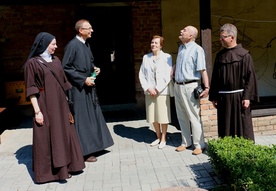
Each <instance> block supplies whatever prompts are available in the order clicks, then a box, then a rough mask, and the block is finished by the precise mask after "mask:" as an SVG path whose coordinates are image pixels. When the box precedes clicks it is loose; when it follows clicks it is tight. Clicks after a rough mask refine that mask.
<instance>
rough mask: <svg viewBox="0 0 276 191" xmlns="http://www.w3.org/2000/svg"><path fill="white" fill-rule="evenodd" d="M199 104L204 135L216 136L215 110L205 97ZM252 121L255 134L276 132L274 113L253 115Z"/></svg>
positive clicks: (275, 116)
mask: <svg viewBox="0 0 276 191" xmlns="http://www.w3.org/2000/svg"><path fill="white" fill-rule="evenodd" d="M200 105H201V106H200V108H201V118H202V123H203V130H204V135H205V137H206V138H213V137H217V136H218V134H217V110H216V109H215V108H214V107H213V104H212V103H211V102H210V101H208V100H207V99H202V100H201V101H200ZM252 121H253V127H254V133H255V135H262V134H276V115H272V116H264V117H253V118H252Z"/></svg>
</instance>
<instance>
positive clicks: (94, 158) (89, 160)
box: [85, 156, 97, 162]
mask: <svg viewBox="0 0 276 191" xmlns="http://www.w3.org/2000/svg"><path fill="white" fill-rule="evenodd" d="M96 161H97V158H96V157H94V156H91V157H89V158H87V159H86V160H85V162H96Z"/></svg>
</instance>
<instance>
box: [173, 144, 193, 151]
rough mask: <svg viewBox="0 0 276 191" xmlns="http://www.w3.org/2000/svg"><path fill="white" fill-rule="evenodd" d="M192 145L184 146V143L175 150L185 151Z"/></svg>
mask: <svg viewBox="0 0 276 191" xmlns="http://www.w3.org/2000/svg"><path fill="white" fill-rule="evenodd" d="M190 147H191V146H188V147H185V146H183V145H180V146H179V147H177V148H176V149H175V151H177V152H181V151H185V150H186V149H188V148H190Z"/></svg>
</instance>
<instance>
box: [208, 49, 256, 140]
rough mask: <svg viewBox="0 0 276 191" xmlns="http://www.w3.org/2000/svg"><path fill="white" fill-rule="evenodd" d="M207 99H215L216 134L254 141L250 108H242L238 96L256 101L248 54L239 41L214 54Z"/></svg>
mask: <svg viewBox="0 0 276 191" xmlns="http://www.w3.org/2000/svg"><path fill="white" fill-rule="evenodd" d="M240 90H243V91H240ZM219 91H224V92H228V93H219ZM229 91H238V92H233V93H229ZM209 100H210V101H217V118H218V136H219V137H225V136H235V135H236V136H239V137H244V138H247V139H251V140H253V141H254V132H253V125H252V116H251V108H250V107H249V108H246V109H245V108H244V107H243V106H242V100H251V101H259V97H258V90H257V82H256V75H255V70H254V64H253V60H252V57H251V55H250V54H249V51H248V50H246V49H244V48H243V47H242V45H241V44H238V45H237V46H235V47H234V48H230V49H226V48H225V49H223V50H221V51H220V52H219V53H218V54H217V56H216V59H215V63H214V68H213V73H212V80H211V87H210V92H209Z"/></svg>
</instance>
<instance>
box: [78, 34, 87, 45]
mask: <svg viewBox="0 0 276 191" xmlns="http://www.w3.org/2000/svg"><path fill="white" fill-rule="evenodd" d="M76 38H77V39H79V40H80V41H81V42H82V43H83V44H85V40H83V38H81V37H80V36H79V35H76Z"/></svg>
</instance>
